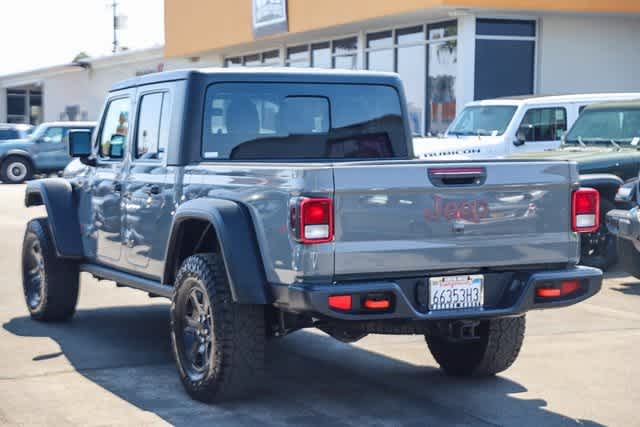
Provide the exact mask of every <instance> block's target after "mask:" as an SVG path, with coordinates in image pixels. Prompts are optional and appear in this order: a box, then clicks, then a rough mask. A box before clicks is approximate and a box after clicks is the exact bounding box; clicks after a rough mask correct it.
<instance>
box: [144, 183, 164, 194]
mask: <svg viewBox="0 0 640 427" xmlns="http://www.w3.org/2000/svg"><path fill="white" fill-rule="evenodd" d="M160 192H161V188H160V186H159V185H156V184H152V185H147V186H146V188H145V193H147V194H154V195H155V194H160Z"/></svg>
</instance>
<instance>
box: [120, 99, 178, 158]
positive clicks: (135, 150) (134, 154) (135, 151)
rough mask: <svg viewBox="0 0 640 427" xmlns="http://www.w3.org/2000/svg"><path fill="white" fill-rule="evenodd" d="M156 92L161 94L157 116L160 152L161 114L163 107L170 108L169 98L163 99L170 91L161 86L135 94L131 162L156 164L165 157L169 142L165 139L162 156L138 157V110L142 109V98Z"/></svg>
mask: <svg viewBox="0 0 640 427" xmlns="http://www.w3.org/2000/svg"><path fill="white" fill-rule="evenodd" d="M156 94H161V95H162V99H161V101H160V117H159V118H158V145H157V148H158V154H160V151H159V150H160V145H161V144H160V136H161V132H160V130H161V129H162V115H163V112H164V109H165V108H170V105H169V104H170V100H169V101H166V104H165V100H166V99H167V98H166V97H167V96H170V91H169V89H166V88H162V89H150V90H146V91H144V92H139V93H138V94H137V95H136V98H137V103H136V121H135V126H134V131H135V134H134V135H135V136H134V137H133V141H132V144H131V150H130V151H131V161H132V163H139V164H141V163H153V164H158V163H164V162H165V161H166V159H167V150H168V145H169V142H168V141H167V147H165V151H164V155H163V156H162V158H157V159H141V158H139V157H138V130H139V127H140V120H139V119H140V112H141V111H142V99H143V98H144V97H145V96H147V95H156ZM169 113H171V111H169ZM169 120H171V114H169Z"/></svg>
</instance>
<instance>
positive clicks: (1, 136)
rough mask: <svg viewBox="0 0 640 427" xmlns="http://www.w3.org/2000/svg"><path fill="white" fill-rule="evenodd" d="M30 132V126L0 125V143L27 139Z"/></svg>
mask: <svg viewBox="0 0 640 427" xmlns="http://www.w3.org/2000/svg"><path fill="white" fill-rule="evenodd" d="M32 130H33V126H31V125H23V124H13V123H0V142H3V141H7V140H10V139H24V138H27V137H29V134H30V133H31V131H32Z"/></svg>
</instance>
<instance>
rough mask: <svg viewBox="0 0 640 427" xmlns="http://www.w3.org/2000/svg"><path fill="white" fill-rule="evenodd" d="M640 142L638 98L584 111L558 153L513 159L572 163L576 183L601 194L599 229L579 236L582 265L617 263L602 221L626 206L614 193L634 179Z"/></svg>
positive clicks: (639, 164)
mask: <svg viewBox="0 0 640 427" xmlns="http://www.w3.org/2000/svg"><path fill="white" fill-rule="evenodd" d="M639 143H640V100H635V101H619V102H611V103H602V104H593V105H590V106H588V107H586V108H585V109H584V110H583V111H582V113H581V114H580V116H579V117H578V119H577V120H576V122H575V123H574V124H573V126H572V127H571V129H569V131H568V132H567V134H566V135H565V137H564V140H563V144H562V146H561V147H560V148H559V149H557V150H552V151H545V152H540V153H530V154H522V155H518V156H514V157H516V158H526V159H558V160H571V161H575V162H577V163H578V170H579V172H580V184H581V185H583V186H587V187H592V188H595V189H597V190H598V191H599V192H600V215H601V226H600V228H599V229H598V230H596V231H595V232H593V233H586V234H584V235H583V236H582V259H581V263H582V264H585V265H591V266H594V267H598V268H601V269H607V268H609V267H611V266H612V265H613V264H614V263H615V262H616V261H617V250H616V239H615V236H614V235H613V234H611V233H609V231H608V230H607V227H606V225H605V217H606V214H607V212H609V211H610V210H612V209H614V208H629V206H628V205H627V204H626V203H624V202H622V201H621V200H616V193H617V191H618V189H619V188H620V187H621V186H622V185H623V184H624V183H625V182H627V181H629V180H632V179H635V178H636V177H637V176H638V171H640V151H639V149H640V144H639Z"/></svg>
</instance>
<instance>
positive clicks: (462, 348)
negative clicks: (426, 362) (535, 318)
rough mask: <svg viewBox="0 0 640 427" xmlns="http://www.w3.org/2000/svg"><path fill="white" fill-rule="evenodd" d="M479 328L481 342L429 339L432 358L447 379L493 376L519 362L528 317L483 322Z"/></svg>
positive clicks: (432, 335) (428, 343)
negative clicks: (448, 377) (452, 377)
mask: <svg viewBox="0 0 640 427" xmlns="http://www.w3.org/2000/svg"><path fill="white" fill-rule="evenodd" d="M479 328H480V334H479V335H480V337H479V339H477V340H465V341H454V340H451V339H449V338H447V337H444V336H441V335H436V334H430V335H426V336H425V339H426V341H427V345H428V347H429V350H430V351H431V354H432V355H433V357H434V358H435V359H436V362H438V364H439V365H440V367H441V368H442V369H443V370H444V372H445V373H446V374H447V375H452V376H465V377H466V376H474V377H482V376H491V375H495V374H497V373H498V372H502V371H504V370H506V369H508V368H509V367H510V366H511V365H512V364H513V362H515V360H516V358H517V357H518V353H519V352H520V348H521V347H522V342H523V340H524V329H525V317H524V316H521V317H508V318H501V319H491V320H487V321H483V322H481V323H480V326H479Z"/></svg>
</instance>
